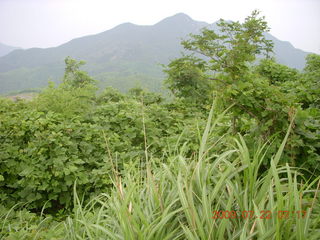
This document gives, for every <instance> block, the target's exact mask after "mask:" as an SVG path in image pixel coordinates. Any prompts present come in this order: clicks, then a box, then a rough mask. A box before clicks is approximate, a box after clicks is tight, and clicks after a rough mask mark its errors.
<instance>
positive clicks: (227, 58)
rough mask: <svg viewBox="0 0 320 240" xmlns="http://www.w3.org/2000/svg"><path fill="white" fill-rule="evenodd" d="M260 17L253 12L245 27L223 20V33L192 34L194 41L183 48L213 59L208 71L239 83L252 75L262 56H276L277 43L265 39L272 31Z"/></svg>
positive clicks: (219, 26) (257, 12)
mask: <svg viewBox="0 0 320 240" xmlns="http://www.w3.org/2000/svg"><path fill="white" fill-rule="evenodd" d="M258 15H259V11H257V10H255V11H253V12H252V14H251V15H250V16H249V17H247V18H246V19H245V21H244V23H242V24H241V23H239V22H227V21H225V20H223V19H220V21H219V22H218V23H217V27H218V28H219V31H217V32H215V31H214V30H210V29H207V28H204V29H203V30H202V32H201V34H200V35H195V34H191V39H189V40H185V41H183V42H182V45H183V46H184V48H185V49H187V50H190V51H192V52H194V53H198V54H200V55H202V56H204V57H206V58H207V59H209V61H207V64H206V67H207V70H211V71H214V72H220V73H224V74H227V75H228V76H229V77H230V78H231V80H237V79H239V78H241V77H242V75H243V74H245V72H246V71H248V67H249V64H250V63H252V62H253V61H255V59H256V56H257V55H258V54H265V55H267V56H268V54H269V53H270V52H272V47H273V43H272V41H270V40H267V39H266V38H265V35H264V33H265V32H267V31H269V28H268V25H267V22H266V21H265V20H264V17H258Z"/></svg>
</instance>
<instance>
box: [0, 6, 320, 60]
mask: <svg viewBox="0 0 320 240" xmlns="http://www.w3.org/2000/svg"><path fill="white" fill-rule="evenodd" d="M254 9H259V10H261V11H262V14H263V15H265V16H266V19H267V21H268V23H269V26H270V27H271V34H273V35H274V36H275V37H277V38H279V39H280V40H286V41H290V42H291V43H292V44H293V45H294V46H295V47H297V48H300V49H302V50H305V51H311V52H316V53H319V54H320V0H196V1H192V0H112V1H111V0H0V29H1V31H0V42H1V43H4V44H7V45H11V46H18V47H23V48H30V47H53V46H58V45H60V44H62V43H65V42H67V41H70V40H71V39H73V38H76V37H81V36H85V35H89V34H95V33H99V32H103V31H105V30H108V29H110V28H112V27H114V26H116V25H118V24H121V23H123V22H132V23H135V24H139V25H152V24H155V23H157V22H158V21H160V20H162V19H163V18H166V17H169V16H172V15H174V14H176V13H179V12H184V13H186V14H188V15H189V16H190V17H191V18H193V19H194V20H198V21H205V22H208V23H213V22H215V21H217V20H218V19H220V18H224V19H228V20H240V21H242V20H243V19H244V18H245V17H246V16H247V15H249V14H250V13H251V11H252V10H254Z"/></svg>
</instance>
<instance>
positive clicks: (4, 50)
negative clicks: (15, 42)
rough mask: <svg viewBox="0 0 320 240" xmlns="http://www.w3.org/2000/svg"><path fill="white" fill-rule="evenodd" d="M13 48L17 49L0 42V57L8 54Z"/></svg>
mask: <svg viewBox="0 0 320 240" xmlns="http://www.w3.org/2000/svg"><path fill="white" fill-rule="evenodd" d="M15 49H18V48H17V47H12V46H8V45H5V44H2V43H0V57H2V56H5V55H7V54H9V53H10V52H12V51H13V50H15Z"/></svg>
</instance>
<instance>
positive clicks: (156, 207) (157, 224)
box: [65, 108, 320, 240]
mask: <svg viewBox="0 0 320 240" xmlns="http://www.w3.org/2000/svg"><path fill="white" fill-rule="evenodd" d="M223 115H224V113H222V114H220V115H218V116H214V114H213V108H212V109H211V111H210V114H209V118H208V122H207V125H206V128H205V130H204V132H203V134H202V139H201V143H200V147H199V152H198V153H197V154H195V155H193V156H192V157H191V159H190V157H188V156H185V153H184V152H185V151H184V150H183V147H182V148H181V150H180V153H178V154H176V155H175V156H171V157H170V160H168V161H164V162H165V163H163V164H162V165H160V166H158V165H157V164H156V163H155V162H153V159H152V157H147V158H146V159H148V161H147V163H146V169H136V168H134V169H125V170H124V174H122V175H121V176H118V175H117V176H116V177H114V179H115V182H114V189H113V191H112V193H111V194H110V195H107V194H102V195H101V196H100V197H98V198H96V199H95V200H93V201H92V202H91V203H90V204H89V205H86V206H82V204H81V202H80V200H79V199H78V198H77V197H76V202H75V206H76V209H75V216H74V217H73V218H69V219H68V220H67V221H66V224H65V227H66V232H67V233H68V235H67V236H68V237H67V239H114V240H118V239H125V240H127V239H128V240H131V239H132V240H133V239H141V240H151V239H159V240H166V239H167V240H169V239H170V240H171V239H190V240H196V239H203V240H204V239H205V240H209V239H212V240H216V239H217V240H220V239H240V240H244V239H248V240H249V239H259V240H260V239H261V240H262V239H285V240H287V239H299V240H302V239H308V240H312V239H314V240H316V239H320V229H319V228H320V224H319V223H320V215H319V212H318V210H319V208H318V210H317V211H316V210H315V208H314V207H315V205H317V204H319V201H318V198H317V192H318V190H319V184H318V186H317V182H318V181H319V178H317V179H315V180H313V181H312V182H307V181H306V182H300V183H299V182H298V175H299V171H298V170H297V169H294V168H292V167H290V166H289V165H288V164H286V165H285V166H278V163H279V160H280V158H281V155H282V153H283V150H284V147H285V144H286V141H287V138H288V136H289V134H290V130H291V126H290V127H289V129H288V131H287V134H286V136H285V138H284V139H283V142H282V144H281V146H280V147H279V149H278V151H277V152H276V153H275V154H274V156H273V157H272V158H271V159H269V161H270V169H268V171H266V172H265V173H263V174H259V169H260V165H261V163H262V161H264V160H265V159H264V158H265V156H266V152H267V151H268V144H264V145H262V146H260V147H259V148H258V149H257V150H255V152H254V153H253V154H252V153H250V151H249V149H248V146H247V145H246V142H245V141H244V139H243V138H242V137H241V136H239V137H238V138H236V139H234V146H233V147H231V148H230V149H227V150H225V151H224V152H222V153H218V154H212V149H211V148H212V144H208V143H209V142H211V141H210V138H212V137H213V136H212V135H214V132H215V131H214V129H215V127H216V125H217V124H218V123H219V121H220V119H221V118H223ZM215 144H218V143H215ZM141 175H143V176H144V177H142V178H141ZM75 196H76V194H75ZM215 211H221V212H220V215H219V217H218V218H217V219H215V218H216V216H217V215H216V214H215ZM228 211H229V212H228ZM231 211H235V213H236V217H235V218H233V217H234V216H233V217H231V218H230V212H231ZM223 213H224V214H225V215H224V216H223V215H222V214H223ZM233 213H234V212H233Z"/></svg>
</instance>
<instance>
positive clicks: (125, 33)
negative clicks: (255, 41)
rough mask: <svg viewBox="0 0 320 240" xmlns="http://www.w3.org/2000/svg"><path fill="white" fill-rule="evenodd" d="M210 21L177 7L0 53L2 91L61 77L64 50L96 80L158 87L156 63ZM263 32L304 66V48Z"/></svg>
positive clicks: (281, 53)
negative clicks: (152, 17) (156, 16)
mask: <svg viewBox="0 0 320 240" xmlns="http://www.w3.org/2000/svg"><path fill="white" fill-rule="evenodd" d="M214 26H215V24H208V23H205V22H199V21H195V20H193V19H192V18H191V17H189V16H188V15H186V14H184V13H178V14H176V15H174V16H171V17H168V18H165V19H163V20H162V21H160V22H158V23H156V24H155V25H151V26H139V25H135V24H132V23H123V24H120V25H118V26H116V27H114V28H112V29H110V30H107V31H105V32H102V33H99V34H95V35H90V36H85V37H81V38H77V39H73V40H71V41H69V42H67V43H65V44H62V45H60V46H58V47H54V48H45V49H41V48H32V49H27V50H22V49H20V50H15V51H13V52H11V53H9V54H7V55H5V56H2V57H0V86H1V88H0V93H1V94H4V93H8V92H17V91H21V90H25V89H30V88H40V87H45V86H47V83H48V80H51V81H54V82H57V83H58V82H60V81H61V78H62V76H63V72H64V59H65V57H67V56H71V57H73V58H76V59H79V60H80V59H81V60H85V61H86V62H87V64H86V66H85V67H84V70H86V71H88V72H89V74H90V75H91V76H93V77H94V78H95V79H98V80H100V81H101V86H103V87H105V86H113V87H115V88H118V89H120V90H122V91H126V90H128V89H129V88H132V87H134V86H136V85H140V86H143V87H146V88H149V89H150V90H155V91H160V90H161V87H162V81H163V79H164V74H163V72H162V67H161V66H160V64H167V63H169V61H170V60H172V59H174V58H176V57H179V56H180V55H181V51H182V50H183V49H182V47H181V46H180V42H181V40H182V39H183V38H186V37H187V36H188V34H190V33H197V32H199V30H200V29H201V28H203V27H213V28H214ZM267 37H268V38H269V39H272V40H273V41H274V43H275V48H274V49H275V53H276V58H277V60H278V61H279V62H280V63H283V64H286V65H288V66H290V67H294V68H298V69H302V68H303V66H304V63H305V56H306V55H307V54H308V53H307V52H304V51H302V50H299V49H296V48H294V47H293V46H292V45H291V44H290V43H289V42H284V41H280V40H278V39H277V38H275V37H274V36H272V35H270V34H267Z"/></svg>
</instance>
